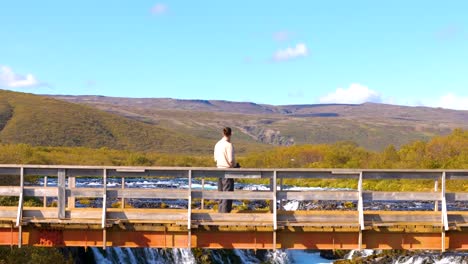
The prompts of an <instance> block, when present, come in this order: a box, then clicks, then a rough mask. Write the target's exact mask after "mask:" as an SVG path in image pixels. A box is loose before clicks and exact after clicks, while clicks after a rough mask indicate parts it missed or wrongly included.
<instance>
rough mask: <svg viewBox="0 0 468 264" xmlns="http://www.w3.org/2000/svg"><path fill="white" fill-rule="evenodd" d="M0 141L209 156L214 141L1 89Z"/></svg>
mask: <svg viewBox="0 0 468 264" xmlns="http://www.w3.org/2000/svg"><path fill="white" fill-rule="evenodd" d="M0 128H2V130H1V132H0V141H1V142H2V143H27V144H31V145H36V146H38V145H42V146H85V147H92V148H99V147H109V148H115V149H129V150H142V151H148V150H151V151H158V152H180V153H210V152H211V149H212V144H213V142H211V141H207V140H204V139H198V138H195V137H191V136H184V135H182V134H181V133H177V132H174V131H170V130H167V129H163V128H159V127H155V126H152V125H149V124H145V123H143V122H139V121H136V120H132V119H128V118H123V117H121V116H117V115H113V114H109V113H106V112H104V111H100V110H96V109H95V108H91V107H87V106H82V105H77V104H72V103H67V102H64V101H59V100H54V99H51V98H47V97H42V96H37V95H31V94H25V93H16V92H10V91H3V90H0Z"/></svg>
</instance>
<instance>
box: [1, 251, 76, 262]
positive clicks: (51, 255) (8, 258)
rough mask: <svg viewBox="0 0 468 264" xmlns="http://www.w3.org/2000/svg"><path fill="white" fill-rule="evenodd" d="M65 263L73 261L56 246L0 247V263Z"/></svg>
mask: <svg viewBox="0 0 468 264" xmlns="http://www.w3.org/2000/svg"><path fill="white" fill-rule="evenodd" d="M17 263H21V264H50V263H55V264H62V263H63V264H66V263H73V259H72V258H71V257H69V258H68V259H67V258H65V256H64V255H63V254H62V253H61V252H60V251H59V249H57V248H41V247H22V248H17V247H13V248H10V247H0V264H17Z"/></svg>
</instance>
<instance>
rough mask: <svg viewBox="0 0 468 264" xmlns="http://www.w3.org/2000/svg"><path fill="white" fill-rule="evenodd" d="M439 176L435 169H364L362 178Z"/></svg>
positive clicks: (428, 177)
mask: <svg viewBox="0 0 468 264" xmlns="http://www.w3.org/2000/svg"><path fill="white" fill-rule="evenodd" d="M439 177H440V172H437V171H364V172H363V178H364V179H432V180H436V179H438V178H439Z"/></svg>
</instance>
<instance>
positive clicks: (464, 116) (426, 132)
mask: <svg viewBox="0 0 468 264" xmlns="http://www.w3.org/2000/svg"><path fill="white" fill-rule="evenodd" d="M51 97H53V98H55V99H60V100H63V101H67V102H73V103H77V104H81V105H88V106H92V107H95V108H97V109H100V110H103V111H106V112H109V113H113V114H116V115H120V116H123V117H126V118H130V119H134V120H138V121H141V122H144V123H147V124H151V125H153V126H157V127H160V128H165V129H169V130H174V131H185V132H186V133H188V134H191V135H193V136H195V137H196V138H198V139H200V140H203V139H206V140H211V141H212V140H215V139H216V138H218V137H219V128H220V127H222V126H226V125H229V126H231V127H233V128H234V129H235V140H238V141H239V142H242V143H243V144H247V145H248V144H254V145H253V146H257V145H255V143H264V144H270V145H293V144H318V143H334V142H337V141H353V142H356V143H357V144H359V145H361V146H363V147H366V148H368V149H372V150H381V149H383V148H384V147H386V146H387V145H389V144H393V145H395V146H397V147H398V146H401V145H403V144H405V143H408V142H411V141H414V140H427V139H428V138H430V137H432V136H435V135H444V134H448V133H450V132H451V131H452V130H453V129H454V128H464V129H468V111H456V110H449V109H441V108H430V107H408V106H398V105H388V104H375V103H364V104H360V105H343V104H328V105H283V106H275V105H264V104H255V103H249V102H230V101H218V100H179V99H170V98H119V97H105V96H66V95H51Z"/></svg>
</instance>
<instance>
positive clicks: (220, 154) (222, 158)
mask: <svg viewBox="0 0 468 264" xmlns="http://www.w3.org/2000/svg"><path fill="white" fill-rule="evenodd" d="M231 134H232V131H231V128H230V127H225V128H224V129H223V138H222V139H221V140H219V141H218V143H216V145H215V147H214V161H215V162H216V166H217V167H218V168H234V167H237V166H236V158H235V156H234V147H233V146H232V143H231ZM218 191H220V192H232V191H234V179H225V178H219V179H218ZM231 209H232V200H221V201H220V203H219V206H218V212H219V213H229V212H231Z"/></svg>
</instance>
